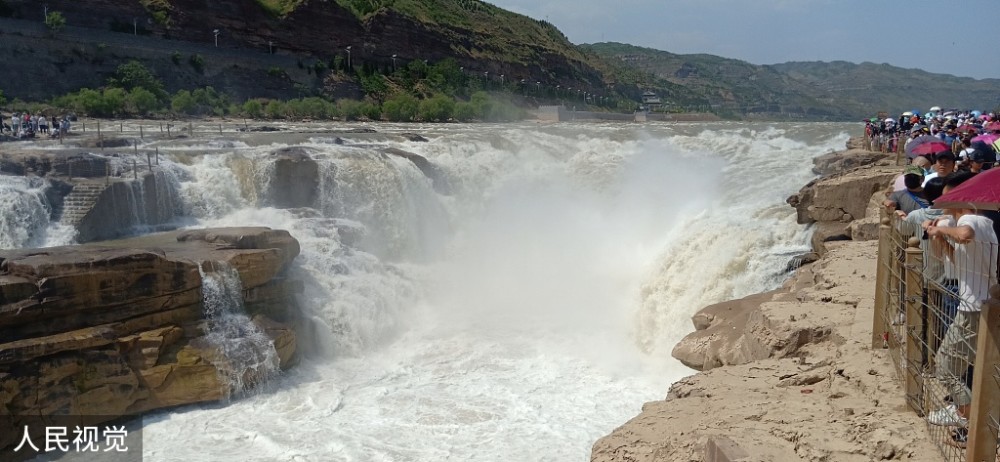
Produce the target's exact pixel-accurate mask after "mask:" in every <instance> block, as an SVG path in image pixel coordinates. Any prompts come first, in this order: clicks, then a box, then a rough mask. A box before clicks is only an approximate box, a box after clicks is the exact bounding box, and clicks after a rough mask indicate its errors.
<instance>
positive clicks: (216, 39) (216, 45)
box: [212, 29, 220, 48]
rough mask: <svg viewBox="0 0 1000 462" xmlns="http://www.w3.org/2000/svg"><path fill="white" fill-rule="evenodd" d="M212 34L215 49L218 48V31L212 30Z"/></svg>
mask: <svg viewBox="0 0 1000 462" xmlns="http://www.w3.org/2000/svg"><path fill="white" fill-rule="evenodd" d="M212 33H213V34H215V47H216V48H219V34H220V32H219V29H215V30H213V31H212Z"/></svg>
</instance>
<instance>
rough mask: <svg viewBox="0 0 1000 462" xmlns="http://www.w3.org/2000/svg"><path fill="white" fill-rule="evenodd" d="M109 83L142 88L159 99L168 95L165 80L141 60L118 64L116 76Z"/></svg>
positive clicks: (127, 87) (129, 88)
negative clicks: (164, 85)
mask: <svg viewBox="0 0 1000 462" xmlns="http://www.w3.org/2000/svg"><path fill="white" fill-rule="evenodd" d="M108 85H111V86H114V87H122V88H124V89H126V90H132V89H135V88H142V89H145V90H147V91H149V92H150V93H152V94H153V95H154V96H156V98H158V99H165V98H166V97H167V92H166V91H164V90H163V82H161V81H160V79H158V78H156V75H155V74H153V72H152V71H150V70H149V69H147V68H146V66H143V65H142V63H140V62H139V61H134V60H133V61H129V62H127V63H125V64H122V65H121V66H118V69H117V70H115V75H114V77H111V78H110V79H108Z"/></svg>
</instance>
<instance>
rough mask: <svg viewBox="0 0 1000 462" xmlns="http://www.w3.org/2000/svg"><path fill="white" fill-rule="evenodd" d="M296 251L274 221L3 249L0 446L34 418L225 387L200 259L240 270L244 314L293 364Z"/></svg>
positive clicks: (136, 408) (130, 411) (158, 403)
mask: <svg viewBox="0 0 1000 462" xmlns="http://www.w3.org/2000/svg"><path fill="white" fill-rule="evenodd" d="M298 251H299V246H298V242H297V241H296V240H295V239H294V238H292V237H291V236H290V235H289V234H288V233H287V232H285V231H279V230H271V229H268V228H219V229H205V230H197V231H188V232H170V233H161V234H153V235H147V236H143V237H139V238H134V239H128V240H121V241H106V242H101V243H95V244H86V245H78V246H66V247H53V248H46V249H21V250H4V251H0V414H2V415H4V418H0V448H5V447H9V446H11V445H13V444H16V443H17V441H16V440H15V438H16V437H17V436H19V435H20V433H19V432H18V431H17V429H18V428H20V427H19V425H21V423H22V422H25V421H26V419H29V418H33V417H38V416H46V415H80V414H86V415H102V416H108V417H107V418H109V419H110V418H112V417H113V416H114V415H135V414H139V413H142V412H146V411H149V410H153V409H160V408H167V407H172V406H178V405H182V404H192V403H201V402H212V401H218V400H221V399H224V398H226V397H228V396H229V395H230V394H231V393H232V392H233V391H234V386H233V384H231V383H229V382H228V381H227V380H225V374H223V373H222V371H225V370H230V369H232V364H231V363H230V359H229V358H227V357H226V355H225V352H224V351H221V350H220V349H219V347H218V345H216V344H213V343H212V342H211V341H209V340H207V338H206V333H207V332H208V330H209V329H210V327H209V321H208V320H207V318H206V312H205V307H204V302H203V300H204V298H203V296H204V293H203V292H204V281H203V280H202V277H201V274H200V272H199V266H201V267H202V270H203V271H205V272H207V273H212V272H214V271H218V270H219V268H220V266H219V265H223V264H226V265H229V266H230V267H231V268H232V269H233V270H235V271H236V272H237V273H238V275H239V279H240V282H241V283H242V291H243V292H242V297H243V300H241V302H242V303H244V304H245V306H246V311H247V316H249V317H250V319H252V321H251V322H252V323H253V325H255V326H257V328H258V329H259V330H260V331H261V332H263V334H264V335H266V336H267V338H268V339H270V342H271V344H272V345H273V347H274V351H275V353H276V355H277V357H278V360H279V366H280V367H281V368H287V367H289V366H291V365H292V364H294V363H295V361H296V351H297V349H296V333H295V328H294V326H295V325H296V322H298V321H297V320H298V310H297V305H296V301H295V296H296V294H298V293H299V292H301V290H302V286H301V283H298V282H297V281H294V280H291V279H289V278H288V269H289V266H290V265H291V263H292V261H293V260H294V258H295V257H296V256H297V255H298Z"/></svg>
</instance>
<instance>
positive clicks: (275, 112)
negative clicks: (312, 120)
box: [264, 100, 288, 119]
mask: <svg viewBox="0 0 1000 462" xmlns="http://www.w3.org/2000/svg"><path fill="white" fill-rule="evenodd" d="M287 113H288V111H287V109H286V107H285V103H282V102H281V101H277V100H271V101H268V102H267V106H264V114H266V115H267V117H268V118H269V119H283V118H285V117H286V114H287Z"/></svg>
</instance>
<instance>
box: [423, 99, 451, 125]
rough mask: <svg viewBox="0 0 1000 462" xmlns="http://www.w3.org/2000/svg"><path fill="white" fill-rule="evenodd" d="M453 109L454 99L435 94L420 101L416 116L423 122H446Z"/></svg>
mask: <svg viewBox="0 0 1000 462" xmlns="http://www.w3.org/2000/svg"><path fill="white" fill-rule="evenodd" d="M454 111H455V100H453V99H451V97H449V96H444V95H437V96H435V97H433V98H428V99H425V100H423V101H421V102H420V108H419V110H418V111H417V118H419V119H420V120H423V121H425V122H446V121H448V119H450V118H451V117H452V113H453V112H454Z"/></svg>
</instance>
